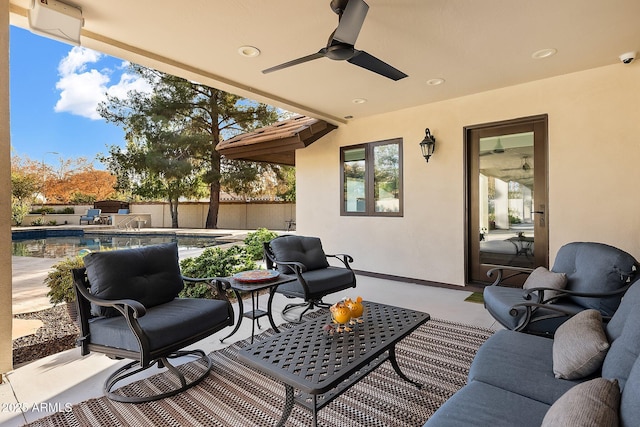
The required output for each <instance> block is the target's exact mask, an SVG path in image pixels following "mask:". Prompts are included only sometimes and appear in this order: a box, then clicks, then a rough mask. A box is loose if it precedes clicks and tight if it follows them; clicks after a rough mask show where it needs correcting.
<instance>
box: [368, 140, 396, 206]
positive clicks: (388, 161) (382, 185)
mask: <svg viewBox="0 0 640 427" xmlns="http://www.w3.org/2000/svg"><path fill="white" fill-rule="evenodd" d="M373 158H374V171H373V174H374V177H373V181H374V200H375V211H376V212H400V168H399V145H398V144H385V145H376V146H374V147H373Z"/></svg>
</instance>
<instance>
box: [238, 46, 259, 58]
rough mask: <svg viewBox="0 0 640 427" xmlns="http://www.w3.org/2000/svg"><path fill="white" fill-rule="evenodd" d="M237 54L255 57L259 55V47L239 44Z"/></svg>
mask: <svg viewBox="0 0 640 427" xmlns="http://www.w3.org/2000/svg"><path fill="white" fill-rule="evenodd" d="M238 54H240V56H244V57H245V58H255V57H256V56H259V55H260V49H258V48H257V47H255V46H240V47H239V48H238Z"/></svg>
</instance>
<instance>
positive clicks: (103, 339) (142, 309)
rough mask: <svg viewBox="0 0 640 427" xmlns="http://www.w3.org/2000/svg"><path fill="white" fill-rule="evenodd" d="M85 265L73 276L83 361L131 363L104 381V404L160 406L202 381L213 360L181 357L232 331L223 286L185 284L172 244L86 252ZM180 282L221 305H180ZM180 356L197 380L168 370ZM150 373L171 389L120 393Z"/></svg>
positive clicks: (212, 281)
mask: <svg viewBox="0 0 640 427" xmlns="http://www.w3.org/2000/svg"><path fill="white" fill-rule="evenodd" d="M84 264H85V268H82V269H74V270H73V278H74V284H75V286H74V289H75V292H76V296H77V304H78V316H79V323H80V330H81V334H80V338H79V340H78V344H79V346H80V347H81V353H82V355H83V356H84V355H87V354H89V353H90V352H92V351H94V352H98V353H103V354H106V355H107V356H109V357H111V358H115V359H121V358H125V359H132V360H133V361H132V362H130V363H127V364H126V365H124V366H122V367H120V368H118V369H117V370H116V371H115V372H114V373H112V374H111V375H110V376H109V377H108V378H107V380H106V381H105V384H104V392H105V395H106V396H107V397H108V398H109V399H111V400H115V401H119V402H126V403H140V402H149V401H153V400H158V399H161V398H164V397H169V396H173V395H175V394H178V393H180V392H182V391H183V390H186V389H187V388H189V387H192V386H194V385H196V384H197V383H198V382H200V381H201V380H202V379H204V378H205V377H206V376H207V375H208V373H209V371H210V370H211V367H212V362H211V359H210V358H209V357H208V356H207V355H206V354H205V353H204V352H203V351H202V350H189V351H186V350H182V349H183V348H184V347H186V346H189V345H191V344H194V343H196V342H198V341H200V340H202V339H203V338H206V337H208V336H210V335H212V334H214V333H215V332H217V331H219V330H221V329H223V328H225V327H227V326H230V325H232V324H233V310H232V307H231V304H230V303H229V300H228V299H227V296H226V290H227V289H229V288H230V284H229V282H227V281H225V280H223V279H218V278H207V279H194V278H186V277H183V276H182V275H181V273H180V266H179V264H178V246H177V244H176V243H166V244H161V245H153V246H146V247H141V248H137V249H122V250H115V251H104V252H92V253H90V254H88V255H86V256H85V257H84ZM185 282H188V283H206V284H207V285H209V286H211V287H214V288H215V291H216V293H217V297H218V298H220V299H200V298H179V297H178V293H179V292H180V291H181V290H182V289H183V287H184V286H185ZM183 356H189V357H187V359H193V358H194V357H195V358H196V359H197V362H194V363H197V364H198V369H199V370H195V371H196V373H195V374H194V373H193V372H192V373H189V374H188V375H185V374H186V372H184V373H183V371H182V370H180V369H178V368H176V367H175V366H174V365H173V364H171V363H170V362H169V359H175V358H179V357H180V358H182V357H183ZM154 365H157V367H158V368H166V369H167V370H168V371H169V372H171V373H172V374H173V375H175V376H176V377H177V380H178V381H177V382H175V384H176V386H175V388H173V389H169V390H164V389H163V390H158V391H157V392H149V393H148V394H145V393H140V394H136V393H135V392H130V391H127V392H124V391H123V390H119V388H120V387H119V386H120V385H121V384H124V383H121V381H122V380H124V379H126V378H129V377H130V376H131V375H134V374H137V373H139V372H142V371H144V370H146V369H148V368H151V367H153V366H154ZM187 377H188V378H187ZM116 387H118V388H116Z"/></svg>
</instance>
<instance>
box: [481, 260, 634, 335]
mask: <svg viewBox="0 0 640 427" xmlns="http://www.w3.org/2000/svg"><path fill="white" fill-rule="evenodd" d="M505 271H510V272H511V273H510V274H507V275H505V274H504V272H505ZM532 271H533V270H532V269H528V268H519V267H507V266H503V267H496V268H492V269H490V270H489V271H487V277H489V278H490V279H491V278H492V277H493V276H494V275H495V280H494V281H493V283H492V284H491V285H490V286H501V283H503V282H504V281H506V280H509V279H511V278H513V277H517V276H521V275H528V274H530V273H531V272H532ZM639 271H640V264H638V263H635V264H634V270H633V271H629V272H620V277H621V279H622V280H626V282H627V284H626V285H625V286H623V287H621V288H619V289H616V290H615V291H611V292H576V291H572V290H569V289H560V290H559V289H554V288H545V287H538V288H530V289H522V302H521V303H519V304H514V305H512V306H511V309H510V310H509V315H510V316H513V317H514V318H517V317H518V316H519V313H518V309H519V308H523V309H525V315H524V316H523V317H522V320H521V322H520V323H519V324H518V325H517V326H516V327H515V328H514V329H513V330H515V331H523V330H525V328H527V326H528V325H530V324H532V323H535V322H540V321H543V320H548V319H553V318H559V317H571V316H573V315H575V314H576V312H575V311H571V310H566V309H563V308H562V307H558V306H555V305H554V304H553V303H554V302H558V301H559V300H561V299H562V298H563V297H568V296H575V297H586V298H608V297H614V296H617V295H624V294H625V293H626V292H627V289H629V287H630V286H631V285H632V284H633V283H634V282H635V281H636V280H638V279H640V275H639V274H638V272H639ZM545 290H548V291H553V292H554V294H555V296H553V297H552V298H547V299H545V298H544V294H545V293H544V291H545ZM485 307H486V306H485ZM539 308H544V309H545V310H549V311H551V313H549V314H546V315H543V316H538V317H536V318H533V319H532V316H533V314H534V312H535V311H536V310H537V309H539ZM611 317H612V316H607V315H603V316H602V320H603V321H605V322H608V321H609V320H610V319H611Z"/></svg>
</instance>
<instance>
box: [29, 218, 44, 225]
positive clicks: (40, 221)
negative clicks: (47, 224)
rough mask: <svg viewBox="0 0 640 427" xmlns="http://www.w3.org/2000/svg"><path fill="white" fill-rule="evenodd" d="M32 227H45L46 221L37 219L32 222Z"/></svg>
mask: <svg viewBox="0 0 640 427" xmlns="http://www.w3.org/2000/svg"><path fill="white" fill-rule="evenodd" d="M31 225H44V220H43V219H42V218H36V219H34V220H33V221H31Z"/></svg>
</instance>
